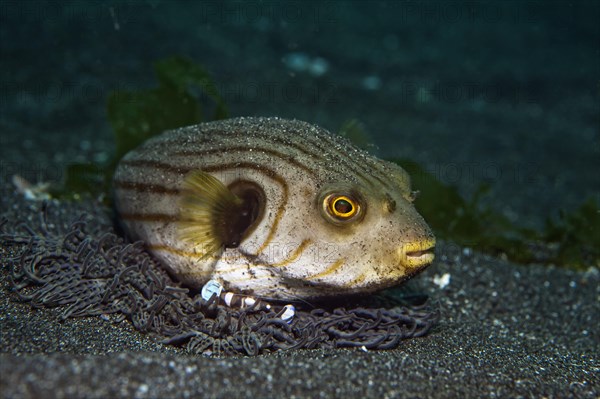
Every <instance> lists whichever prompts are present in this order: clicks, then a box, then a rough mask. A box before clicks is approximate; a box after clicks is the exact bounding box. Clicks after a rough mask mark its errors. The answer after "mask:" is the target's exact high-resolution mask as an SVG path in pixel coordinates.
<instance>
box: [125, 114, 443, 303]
mask: <svg viewBox="0 0 600 399" xmlns="http://www.w3.org/2000/svg"><path fill="white" fill-rule="evenodd" d="M114 189H115V199H116V206H117V209H118V212H119V214H120V218H121V220H122V223H123V225H124V227H125V229H126V230H127V232H128V233H129V234H130V235H131V237H132V238H135V239H142V240H144V241H145V242H146V244H147V246H148V248H149V250H150V251H151V252H152V253H153V254H154V255H155V256H156V257H157V258H158V259H160V260H161V261H162V263H163V264H164V265H165V267H167V268H168V269H169V270H171V271H172V272H173V274H174V275H176V276H177V277H178V278H180V279H181V280H182V281H184V282H185V283H187V284H190V285H192V286H201V285H202V284H204V283H205V282H206V281H208V280H209V279H216V280H218V281H219V282H220V283H221V284H222V285H223V286H224V287H225V288H226V289H227V290H229V291H234V292H239V293H244V294H252V295H256V296H260V297H263V298H271V299H287V300H290V299H294V298H313V297H324V296H331V295H337V294H343V293H361V292H372V291H375V290H377V289H381V288H385V287H388V286H391V285H395V284H397V283H399V282H401V281H402V280H405V279H406V278H409V277H410V276H412V275H413V274H415V273H416V272H418V271H420V270H421V269H422V268H423V267H425V266H427V265H428V264H429V263H431V261H432V260H433V254H432V248H433V246H434V243H435V240H434V237H433V235H432V233H431V231H430V230H429V228H428V227H427V225H426V223H425V222H424V221H423V219H422V218H421V216H420V215H419V214H418V213H417V212H416V211H415V209H414V207H413V206H412V204H411V201H412V198H413V193H412V191H411V188H410V179H409V177H408V175H407V174H406V172H404V171H403V170H402V169H401V168H400V167H398V166H397V165H395V164H391V163H388V162H385V161H382V160H379V159H377V158H375V157H373V156H371V155H370V154H368V153H366V152H364V151H362V150H360V149H357V148H356V147H354V146H352V145H351V144H349V143H348V142H347V141H346V140H344V139H343V138H341V137H339V136H335V135H332V134H330V133H328V132H327V131H325V130H323V129H321V128H318V127H316V126H313V125H310V124H308V123H305V122H300V121H289V120H283V119H278V118H237V119H230V120H226V121H219V122H211V123H205V124H200V125H196V126H190V127H185V128H181V129H177V130H173V131H168V132H165V133H163V134H162V135H160V136H157V137H155V138H152V139H150V140H148V141H147V142H146V143H144V144H143V145H142V146H141V147H139V148H138V149H136V150H134V151H132V152H130V153H129V154H127V155H126V156H125V157H124V158H123V159H122V160H121V162H120V164H119V166H118V168H117V171H116V174H115V179H114Z"/></svg>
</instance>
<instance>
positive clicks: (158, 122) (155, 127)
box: [51, 57, 228, 199]
mask: <svg viewBox="0 0 600 399" xmlns="http://www.w3.org/2000/svg"><path fill="white" fill-rule="evenodd" d="M154 72H155V75H156V78H157V80H158V85H157V86H156V87H154V88H151V89H140V90H131V91H128V90H118V91H114V92H112V93H111V94H110V95H109V97H108V100H107V116H108V120H109V122H110V124H111V126H112V129H113V131H114V140H115V153H114V155H113V157H112V158H111V159H110V160H109V161H108V162H106V163H104V164H97V163H89V162H88V163H75V164H71V165H69V167H68V168H67V170H66V178H65V181H64V182H63V185H62V186H61V187H56V188H54V189H53V190H52V191H51V194H52V195H53V196H54V197H59V198H74V199H78V198H79V197H80V196H81V195H82V194H91V195H93V196H104V197H105V198H107V199H109V196H108V195H107V194H108V193H110V187H111V181H112V176H113V173H114V170H115V168H116V165H117V163H118V162H119V160H120V159H121V158H122V157H123V156H124V155H125V154H126V153H127V152H129V151H130V150H132V149H134V148H136V147H137V146H139V145H140V144H141V143H143V142H144V141H146V140H147V139H148V138H150V137H153V136H155V135H157V134H159V133H161V132H163V131H165V130H169V129H175V128H178V127H182V126H189V125H193V124H197V123H200V122H203V121H207V120H216V119H224V118H226V117H227V115H228V111H227V107H226V105H225V102H224V101H223V98H222V97H221V96H220V95H219V92H218V90H217V86H216V84H215V82H214V81H213V80H212V78H211V77H210V74H209V73H208V72H207V71H206V70H205V69H204V68H203V67H202V66H200V65H198V64H195V63H194V62H193V61H191V60H189V59H187V58H183V57H171V58H167V59H163V60H160V61H157V62H156V63H155V64H154ZM211 102H212V104H211ZM209 106H212V108H213V110H212V113H211V116H210V117H207V114H208V112H207V109H208V108H209Z"/></svg>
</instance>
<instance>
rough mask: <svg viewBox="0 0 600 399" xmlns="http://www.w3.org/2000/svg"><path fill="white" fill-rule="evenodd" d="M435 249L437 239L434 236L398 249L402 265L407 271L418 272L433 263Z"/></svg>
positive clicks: (406, 244) (405, 244) (403, 245)
mask: <svg viewBox="0 0 600 399" xmlns="http://www.w3.org/2000/svg"><path fill="white" fill-rule="evenodd" d="M434 249H435V238H434V237H433V236H431V237H426V238H422V239H418V240H415V241H411V242H408V243H404V244H402V245H401V246H400V247H399V248H398V255H399V257H400V264H401V265H402V266H404V267H405V268H406V269H407V271H409V272H410V271H412V272H416V271H418V270H419V269H422V268H424V267H425V266H427V265H429V264H430V263H431V262H433V259H434V257H435V255H434Z"/></svg>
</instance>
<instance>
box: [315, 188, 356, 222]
mask: <svg viewBox="0 0 600 399" xmlns="http://www.w3.org/2000/svg"><path fill="white" fill-rule="evenodd" d="M323 205H324V208H325V209H326V211H327V213H328V214H329V215H330V216H332V217H333V218H335V219H337V220H340V221H346V220H349V219H352V218H353V217H354V216H356V215H357V214H358V213H359V212H360V205H359V203H358V201H356V200H355V199H354V198H352V197H350V196H348V195H341V194H330V195H328V196H327V197H326V198H325V201H324V203H323Z"/></svg>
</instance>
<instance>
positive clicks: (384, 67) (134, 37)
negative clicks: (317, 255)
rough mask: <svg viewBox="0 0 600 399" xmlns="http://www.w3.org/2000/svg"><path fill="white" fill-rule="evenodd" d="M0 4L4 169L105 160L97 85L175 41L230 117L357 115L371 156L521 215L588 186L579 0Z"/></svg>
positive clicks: (594, 41)
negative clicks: (204, 74) (400, 160)
mask: <svg viewBox="0 0 600 399" xmlns="http://www.w3.org/2000/svg"><path fill="white" fill-rule="evenodd" d="M0 4H1V8H0V18H1V21H0V35H1V36H0V56H1V61H2V62H1V65H0V70H1V77H0V92H1V93H2V97H1V104H0V105H1V108H0V139H1V149H0V155H1V162H2V165H1V173H2V178H3V179H7V178H10V176H12V175H13V174H14V173H20V174H22V175H24V176H25V177H27V178H29V179H31V180H38V179H50V180H59V179H60V178H62V176H63V169H64V166H65V165H66V164H68V163H70V162H76V161H82V160H86V159H87V160H93V161H98V162H101V161H103V160H105V159H107V158H108V156H109V153H110V152H111V151H112V148H113V147H112V146H113V139H112V131H111V128H110V125H109V123H108V121H107V118H106V111H105V110H106V97H107V95H108V94H109V93H110V92H111V91H112V90H115V89H128V90H132V89H139V88H147V87H152V86H153V85H154V84H155V80H154V76H153V70H152V63H153V62H154V61H156V60H158V59H161V58H165V57H168V56H171V55H183V56H186V57H189V58H191V59H193V60H194V61H196V62H198V63H200V64H202V65H204V66H205V67H206V68H207V69H208V70H209V71H210V72H211V74H212V76H213V77H214V79H215V81H216V82H217V84H218V87H219V89H220V91H221V93H222V94H223V95H224V97H225V99H226V102H227V104H228V106H229V109H230V113H231V115H232V116H243V115H260V116H280V117H286V118H298V119H303V120H306V121H309V122H314V123H317V124H320V125H322V126H324V127H326V128H328V129H330V130H332V131H336V130H337V129H339V127H340V126H341V125H342V123H343V122H344V121H346V120H348V119H351V118H357V119H359V120H360V121H362V122H363V123H364V126H365V127H366V129H367V131H368V132H369V133H370V134H371V136H372V140H373V142H374V143H375V144H376V145H377V147H378V149H377V150H376V151H377V153H378V154H379V155H381V156H385V157H405V158H411V159H413V160H415V161H417V162H419V163H420V164H421V165H423V166H424V167H425V168H426V169H427V170H429V171H431V172H433V173H434V174H435V175H436V176H438V177H439V178H440V179H441V180H443V181H446V182H449V183H452V184H455V185H457V186H458V187H459V188H460V190H461V191H462V192H463V193H465V194H466V195H469V193H471V192H473V190H475V189H476V188H477V187H478V186H480V185H481V184H482V183H490V184H491V185H492V188H493V189H492V192H491V196H490V198H489V200H490V201H492V203H493V204H494V206H495V207H497V208H498V209H501V210H502V211H503V212H504V213H505V214H506V215H508V216H509V217H511V218H513V219H514V220H518V221H519V222H520V223H523V224H526V225H536V224H540V223H541V222H542V221H543V220H544V218H545V217H547V216H548V215H550V214H553V213H555V212H556V211H557V210H558V209H573V208H575V207H576V206H577V205H579V204H580V203H581V202H582V201H583V199H584V198H586V197H589V196H595V197H596V198H597V199H600V198H599V195H600V182H599V179H598V177H597V169H599V168H598V167H599V166H600V161H599V159H600V157H599V155H600V138H599V136H600V132H599V125H600V117H599V112H600V111H599V109H600V100H599V91H600V83H599V82H600V80H599V79H600V50H599V43H600V23H599V22H598V21H600V6H599V3H598V2H596V1H573V2H567V1H498V2H489V1H464V2H433V1H426V2H414V1H390V2H366V1H365V2H360V1H346V2H342V1H325V2H316V1H315V2H313V1H309V2H300V1H290V2H283V3H280V2H271V1H266V2H238V1H226V2H221V1H203V2H200V1H197V2H188V1H183V2H174V1H160V0H154V1H152V0H149V1H132V2H114V1H109V2H81V1H66V2H39V1H2V2H1V3H0ZM294 60H295V61H294ZM307 60H308V63H307V62H306V61H307ZM311 67H312V68H313V69H311ZM319 68H320V69H319Z"/></svg>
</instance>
